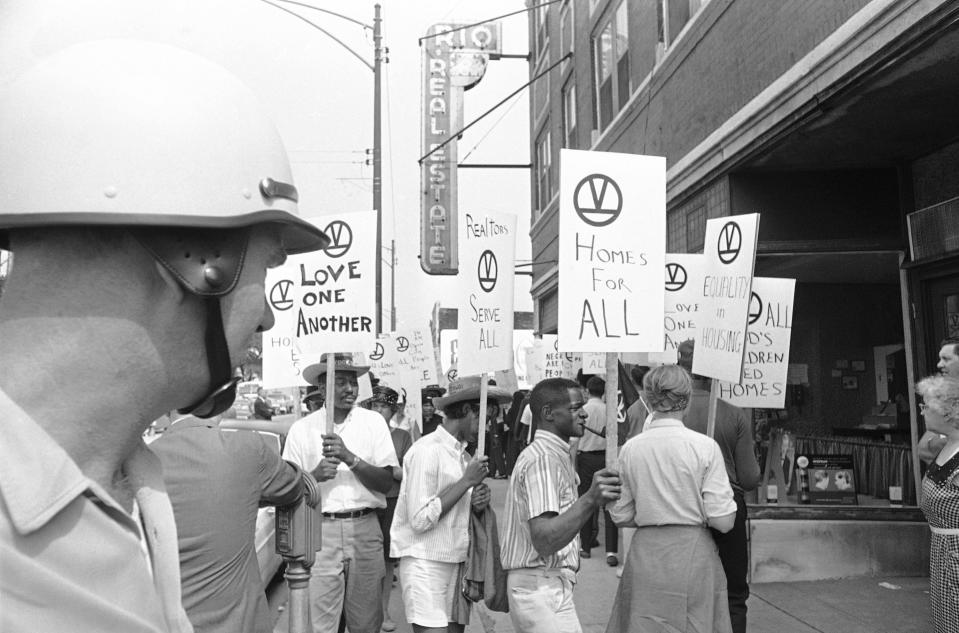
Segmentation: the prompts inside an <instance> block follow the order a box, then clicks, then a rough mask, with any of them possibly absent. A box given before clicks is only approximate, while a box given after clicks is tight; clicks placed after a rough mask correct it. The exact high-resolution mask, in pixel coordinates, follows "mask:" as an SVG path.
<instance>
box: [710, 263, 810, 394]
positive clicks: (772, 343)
mask: <svg viewBox="0 0 959 633" xmlns="http://www.w3.org/2000/svg"><path fill="white" fill-rule="evenodd" d="M795 289H796V280H795V279H775V278H770V277H755V278H754V279H753V289H752V294H751V296H750V300H749V321H748V325H747V327H746V352H745V357H744V360H743V379H742V382H740V383H739V384H735V383H730V382H720V383H719V397H720V398H721V399H722V400H725V401H726V402H728V403H730V404H734V405H736V406H738V407H754V408H759V409H782V408H783V407H784V406H785V405H786V374H787V373H788V369H789V340H790V337H791V335H792V315H793V294H794V292H795ZM694 360H695V356H694Z"/></svg>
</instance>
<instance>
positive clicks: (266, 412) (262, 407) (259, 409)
mask: <svg viewBox="0 0 959 633" xmlns="http://www.w3.org/2000/svg"><path fill="white" fill-rule="evenodd" d="M253 417H254V418H256V419H257V420H272V419H273V407H271V406H270V403H269V402H267V400H266V398H261V397H259V396H257V397H256V401H255V402H254V403H253Z"/></svg>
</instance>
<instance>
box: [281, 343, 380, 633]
mask: <svg viewBox="0 0 959 633" xmlns="http://www.w3.org/2000/svg"><path fill="white" fill-rule="evenodd" d="M335 370H336V379H335V382H334V388H333V394H332V395H331V396H330V397H327V396H326V393H325V392H326V383H325V380H326V372H327V363H326V360H325V359H324V361H323V362H321V363H316V364H314V365H310V366H309V367H307V368H306V369H304V370H303V378H304V379H305V380H306V381H307V382H309V383H311V384H313V385H316V386H317V388H318V390H319V391H320V392H322V393H323V397H324V398H325V399H326V404H325V405H324V406H323V407H322V408H320V409H319V410H317V411H315V412H313V413H311V414H310V415H308V416H306V417H305V418H301V419H300V420H297V421H296V422H294V423H293V426H292V427H290V432H289V434H287V436H286V446H285V447H284V449H283V457H284V459H287V460H289V461H291V462H293V463H295V464H297V465H298V466H300V467H301V468H303V469H304V470H308V471H310V472H311V473H312V474H313V476H314V477H315V478H316V480H317V481H318V482H320V494H321V498H322V511H323V530H322V533H323V540H322V545H321V549H320V550H319V551H317V552H316V561H315V562H314V563H313V568H312V570H311V577H310V617H311V620H312V623H313V632H314V633H335V632H336V631H337V629H338V626H339V623H340V616H341V614H342V615H343V616H345V619H346V626H347V627H349V630H350V631H351V633H377V632H378V631H379V630H380V627H381V626H382V624H383V610H382V608H381V606H380V601H381V593H382V581H383V576H384V574H385V573H386V572H385V565H384V563H383V533H382V531H381V530H380V524H379V520H378V519H377V516H376V513H375V512H374V510H376V509H377V508H385V507H386V496H385V494H386V492H387V491H388V490H389V489H390V486H391V485H392V482H393V471H392V467H393V466H399V461H398V460H397V459H396V451H395V450H394V449H393V441H392V440H391V439H390V431H389V427H388V426H387V425H385V424H383V418H382V416H381V415H380V414H379V413H376V412H374V411H369V410H367V409H364V408H362V407H356V406H355V404H356V396H357V393H358V388H357V376H360V375H362V374H365V373H366V372H367V371H369V367H362V366H359V365H353V359H352V357H350V356H349V355H343V356H341V355H339V354H337V355H336V359H335ZM330 404H332V405H333V420H334V426H333V433H332V434H330V435H327V434H326V407H327V406H329V405H330Z"/></svg>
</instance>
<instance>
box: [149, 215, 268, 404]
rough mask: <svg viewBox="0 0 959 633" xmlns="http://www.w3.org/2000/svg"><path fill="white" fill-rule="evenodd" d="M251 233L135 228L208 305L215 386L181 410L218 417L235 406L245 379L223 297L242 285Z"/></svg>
mask: <svg viewBox="0 0 959 633" xmlns="http://www.w3.org/2000/svg"><path fill="white" fill-rule="evenodd" d="M250 232H251V229H250V228H249V227H239V228H234V229H196V228H189V227H178V228H168V227H164V228H159V229H157V228H153V229H150V230H145V229H140V230H134V231H132V233H133V235H134V237H136V239H137V240H139V241H140V243H141V244H143V246H144V247H146V249H147V250H148V251H149V252H150V253H151V254H152V255H153V256H154V258H156V260H157V261H158V262H159V263H160V264H161V265H162V266H163V267H164V268H166V269H167V270H168V271H170V272H171V273H172V274H173V276H174V277H176V279H177V281H179V283H180V284H181V285H182V286H183V287H184V288H186V290H187V291H188V292H190V293H191V294H193V295H196V296H198V297H200V298H201V299H202V300H203V303H204V305H206V331H205V332H204V335H203V339H204V342H205V344H206V363H207V368H208V370H209V372H208V375H209V377H210V378H209V380H210V387H209V391H207V394H206V395H205V396H203V397H202V398H200V399H199V400H197V401H196V402H194V403H193V404H191V405H189V406H187V407H184V408H182V409H177V411H179V412H180V413H191V414H193V415H195V416H196V417H198V418H212V417H213V416H215V415H219V414H221V413H223V412H224V411H226V410H227V409H229V408H230V406H231V405H232V404H233V400H234V399H235V398H236V384H237V383H238V382H239V381H240V379H239V378H235V377H234V376H233V367H232V365H231V364H230V348H229V346H228V345H227V342H226V333H225V331H224V328H223V313H222V310H221V305H220V300H221V298H222V297H225V296H226V295H228V294H229V293H230V292H232V291H233V290H234V289H235V288H236V284H237V282H238V280H239V278H240V271H241V270H242V269H243V263H244V261H245V260H246V250H247V248H248V247H249V242H250Z"/></svg>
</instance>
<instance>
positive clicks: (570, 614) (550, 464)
mask: <svg viewBox="0 0 959 633" xmlns="http://www.w3.org/2000/svg"><path fill="white" fill-rule="evenodd" d="M583 404H584V402H583V392H582V389H581V388H580V386H579V384H577V383H576V382H574V381H572V380H568V379H565V378H548V379H546V380H543V381H541V382H539V383H538V384H537V385H536V386H535V387H534V388H533V391H532V393H531V394H530V410H531V411H532V415H533V422H534V425H535V428H536V435H535V437H534V438H533V442H532V443H531V444H530V445H529V446H528V447H527V448H526V450H524V451H523V452H522V453H520V456H519V459H518V460H517V461H516V466H515V467H514V468H513V475H512V477H511V478H510V482H509V492H508V493H507V496H506V529H505V532H504V538H503V543H502V546H503V549H502V559H503V569H505V570H506V571H507V573H508V582H507V589H508V596H509V611H510V619H511V620H512V622H513V628H514V629H515V630H516V631H517V632H521V633H540V632H542V633H554V632H559V633H580V632H581V631H582V627H581V626H580V623H579V617H578V616H577V615H576V606H575V605H574V604H573V585H574V584H575V582H576V571H577V570H578V569H579V549H580V543H579V530H580V528H582V527H583V524H584V523H585V522H586V521H588V520H590V517H592V515H593V513H594V512H596V511H597V510H598V509H600V508H602V507H603V506H604V505H605V504H606V503H609V502H611V501H615V500H616V499H618V498H619V490H620V484H619V475H618V473H616V472H615V471H612V470H609V469H606V468H603V469H601V470H599V471H597V472H596V474H595V475H593V481H592V484H591V485H590V487H589V490H587V491H586V493H585V494H584V495H583V496H581V497H579V498H578V499H577V495H576V489H577V488H576V475H575V472H574V471H573V464H572V460H571V459H570V455H569V440H570V438H571V437H581V436H582V435H583V427H584V426H585V424H586V419H587V415H586V412H585V411H583Z"/></svg>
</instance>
